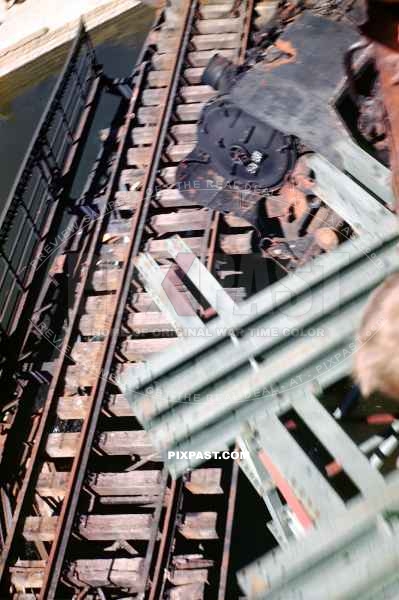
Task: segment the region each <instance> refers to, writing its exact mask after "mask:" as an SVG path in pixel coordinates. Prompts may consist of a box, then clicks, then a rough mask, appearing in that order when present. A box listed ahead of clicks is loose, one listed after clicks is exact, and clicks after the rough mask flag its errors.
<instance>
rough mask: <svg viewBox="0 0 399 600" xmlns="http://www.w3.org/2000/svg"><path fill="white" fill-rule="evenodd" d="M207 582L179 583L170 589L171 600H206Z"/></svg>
mask: <svg viewBox="0 0 399 600" xmlns="http://www.w3.org/2000/svg"><path fill="white" fill-rule="evenodd" d="M204 598H205V584H204V583H189V584H188V585H178V586H177V587H173V588H171V589H170V590H169V600H204Z"/></svg>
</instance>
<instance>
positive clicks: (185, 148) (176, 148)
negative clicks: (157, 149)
mask: <svg viewBox="0 0 399 600" xmlns="http://www.w3.org/2000/svg"><path fill="white" fill-rule="evenodd" d="M194 146H195V144H169V146H168V147H167V149H166V154H167V155H168V158H169V160H170V161H171V162H175V163H179V162H180V161H182V160H183V158H186V156H187V154H190V152H191V151H192V150H193V149H194Z"/></svg>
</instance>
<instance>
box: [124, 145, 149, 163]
mask: <svg viewBox="0 0 399 600" xmlns="http://www.w3.org/2000/svg"><path fill="white" fill-rule="evenodd" d="M151 154H152V150H151V147H148V146H144V147H142V148H129V150H128V151H127V164H128V165H131V166H133V165H137V166H139V167H145V166H147V165H148V163H149V162H150V160H151Z"/></svg>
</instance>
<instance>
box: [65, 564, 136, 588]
mask: <svg viewBox="0 0 399 600" xmlns="http://www.w3.org/2000/svg"><path fill="white" fill-rule="evenodd" d="M143 568H144V558H142V557H133V558H114V557H112V558H88V559H79V560H75V561H74V562H72V563H70V566H69V571H68V575H67V577H68V576H69V577H70V578H71V579H76V578H77V579H79V581H81V582H82V583H83V584H86V585H89V586H91V587H105V588H106V587H121V588H129V589H130V590H131V591H134V592H141V591H143V590H144V587H145V583H146V582H145V580H144V579H143Z"/></svg>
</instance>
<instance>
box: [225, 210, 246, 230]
mask: <svg viewBox="0 0 399 600" xmlns="http://www.w3.org/2000/svg"><path fill="white" fill-rule="evenodd" d="M223 218H224V220H225V222H226V223H227V225H228V226H229V227H231V228H232V229H234V228H240V227H247V228H248V227H251V225H250V224H249V223H248V221H246V220H245V219H242V218H241V217H237V216H236V215H233V214H232V213H230V214H225V215H223Z"/></svg>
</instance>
